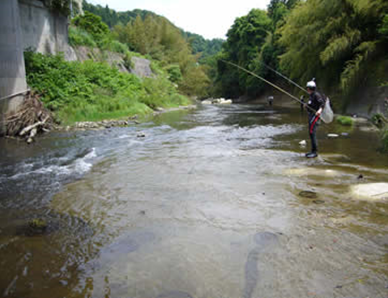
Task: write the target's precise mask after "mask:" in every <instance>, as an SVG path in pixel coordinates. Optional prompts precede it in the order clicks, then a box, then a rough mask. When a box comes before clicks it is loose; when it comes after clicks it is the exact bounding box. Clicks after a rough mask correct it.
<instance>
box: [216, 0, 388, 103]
mask: <svg viewBox="0 0 388 298" xmlns="http://www.w3.org/2000/svg"><path fill="white" fill-rule="evenodd" d="M227 36H228V39H227V41H226V42H225V44H224V46H223V50H222V53H221V54H219V55H218V57H217V71H216V81H215V84H216V88H215V90H216V91H217V92H219V93H221V95H223V96H231V97H239V96H243V95H247V96H250V97H255V96H257V95H259V94H260V93H262V92H263V91H265V89H266V88H269V87H268V86H265V85H264V84H263V83H262V82H260V81H257V80H255V79H253V78H249V77H248V76H247V75H246V74H244V73H242V72H240V71H238V70H236V69H234V68H233V67H230V66H228V65H225V64H224V63H223V62H222V61H221V60H222V59H225V60H229V61H232V62H234V63H237V64H239V65H241V66H243V67H245V68H247V69H249V70H251V71H254V72H256V73H258V74H259V75H261V76H264V77H266V78H267V79H269V80H272V81H273V80H279V78H278V77H276V76H275V75H274V73H273V72H271V71H268V68H267V67H266V65H267V66H270V67H271V68H274V69H276V70H278V71H280V72H282V73H285V74H286V75H288V76H290V77H291V78H292V79H293V80H295V81H297V82H299V83H300V84H303V83H304V82H306V81H307V80H310V79H311V78H313V77H316V78H317V81H318V86H319V87H321V89H324V90H325V92H330V93H331V94H332V95H333V96H332V97H333V99H334V101H335V103H336V104H337V105H338V106H340V105H341V106H345V105H346V104H347V103H348V102H349V100H351V99H352V98H353V97H352V95H353V94H354V93H356V92H357V89H358V88H359V87H360V86H363V85H364V86H365V85H369V86H380V85H387V81H388V79H387V76H388V74H387V72H386V69H387V67H388V56H387V54H386V53H387V51H386V48H387V46H388V2H387V1H385V0H375V1H368V0H343V1H336V0H306V1H300V0H272V1H271V2H270V4H269V6H268V9H267V11H260V10H255V9H254V10H252V11H251V12H250V13H249V14H248V15H246V16H243V17H241V18H238V19H236V21H235V23H234V24H233V26H232V27H231V29H230V30H229V32H228V35H227Z"/></svg>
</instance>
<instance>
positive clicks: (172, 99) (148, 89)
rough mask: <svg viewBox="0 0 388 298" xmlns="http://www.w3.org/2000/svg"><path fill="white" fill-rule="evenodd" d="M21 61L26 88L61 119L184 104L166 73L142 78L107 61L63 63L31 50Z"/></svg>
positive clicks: (119, 114)
mask: <svg viewBox="0 0 388 298" xmlns="http://www.w3.org/2000/svg"><path fill="white" fill-rule="evenodd" d="M25 61H26V72H27V81H28V84H29V86H31V87H32V88H33V89H34V90H36V91H37V92H39V94H41V96H42V101H43V102H44V104H45V106H46V107H48V108H50V109H51V110H53V111H54V112H56V115H57V117H58V118H59V119H60V120H61V121H63V122H65V123H72V122H75V121H85V120H101V119H109V118H119V117H128V116H130V115H134V114H146V113H149V112H151V111H152V109H154V108H156V107H169V106H178V105H182V104H187V103H188V100H187V99H186V98H185V97H183V96H181V95H179V94H178V92H177V90H176V88H175V87H174V86H173V84H172V83H171V82H170V81H169V80H168V78H167V75H164V74H159V76H158V77H157V78H154V79H144V80H141V79H139V78H138V77H136V76H135V75H133V74H129V73H122V72H120V71H119V70H117V69H116V68H114V67H110V66H109V65H108V64H105V63H98V62H93V61H85V62H83V63H81V62H78V61H74V62H66V61H65V60H64V58H63V57H62V56H44V55H42V54H39V53H34V52H25Z"/></svg>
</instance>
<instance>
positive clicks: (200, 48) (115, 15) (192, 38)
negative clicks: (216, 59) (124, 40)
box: [83, 0, 224, 62]
mask: <svg viewBox="0 0 388 298" xmlns="http://www.w3.org/2000/svg"><path fill="white" fill-rule="evenodd" d="M83 10H84V11H89V12H91V13H93V14H95V15H98V16H100V17H101V19H102V21H103V22H104V23H106V24H107V25H108V26H109V28H111V29H113V28H114V27H115V26H116V25H118V24H122V25H126V24H128V22H131V21H135V19H136V17H137V16H140V17H141V19H142V20H145V18H146V17H147V16H151V17H153V18H163V19H165V20H166V21H167V22H168V23H169V24H170V25H172V26H174V27H176V26H175V25H174V24H173V23H172V22H170V21H169V20H168V19H167V18H164V17H162V16H160V15H158V14H156V13H154V12H152V11H148V10H141V9H135V10H132V11H124V12H116V11H115V10H113V9H111V8H109V6H108V5H106V6H105V7H103V6H101V5H93V4H90V3H88V2H87V1H85V0H84V1H83ZM176 28H177V27H176ZM177 29H179V30H180V31H181V33H182V36H183V37H184V38H185V39H186V41H188V42H189V44H190V45H191V49H192V54H194V55H195V54H199V55H200V58H199V62H202V61H205V60H206V58H208V57H209V56H212V55H215V54H217V53H218V52H220V51H221V48H222V44H223V43H224V40H223V39H218V38H215V39H211V40H209V39H205V38H203V36H201V35H199V34H195V33H191V32H187V31H184V30H183V29H181V28H177Z"/></svg>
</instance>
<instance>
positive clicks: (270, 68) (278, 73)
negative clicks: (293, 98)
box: [259, 61, 309, 94]
mask: <svg viewBox="0 0 388 298" xmlns="http://www.w3.org/2000/svg"><path fill="white" fill-rule="evenodd" d="M259 63H261V64H262V65H263V66H264V67H266V68H268V69H269V70H271V71H273V72H274V73H276V74H277V75H279V76H281V77H282V78H283V79H285V80H287V81H288V82H290V83H291V84H293V85H294V86H296V87H298V88H299V89H300V90H302V91H303V92H305V93H307V94H309V93H308V92H307V91H306V89H304V88H303V87H301V86H300V85H298V84H297V83H295V82H294V81H293V80H291V79H290V78H287V77H286V76H285V75H282V74H281V73H280V72H278V71H277V70H275V69H273V68H272V67H270V66H268V65H267V64H265V63H264V62H261V61H259Z"/></svg>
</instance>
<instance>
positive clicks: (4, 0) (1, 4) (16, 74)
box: [0, 0, 27, 135]
mask: <svg viewBox="0 0 388 298" xmlns="http://www.w3.org/2000/svg"><path fill="white" fill-rule="evenodd" d="M0 29H1V30H0V135H1V134H3V133H4V126H5V125H4V122H3V120H4V119H3V117H4V114H5V113H7V112H10V111H12V110H15V109H17V108H18V107H19V105H20V104H21V103H22V102H23V96H15V97H12V98H4V97H7V96H9V95H11V94H16V93H19V92H22V91H25V90H26V89H27V83H26V72H25V67H24V57H23V43H22V33H21V27H20V15H19V6H18V2H17V0H1V1H0Z"/></svg>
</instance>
